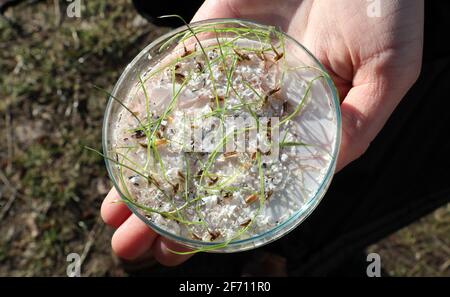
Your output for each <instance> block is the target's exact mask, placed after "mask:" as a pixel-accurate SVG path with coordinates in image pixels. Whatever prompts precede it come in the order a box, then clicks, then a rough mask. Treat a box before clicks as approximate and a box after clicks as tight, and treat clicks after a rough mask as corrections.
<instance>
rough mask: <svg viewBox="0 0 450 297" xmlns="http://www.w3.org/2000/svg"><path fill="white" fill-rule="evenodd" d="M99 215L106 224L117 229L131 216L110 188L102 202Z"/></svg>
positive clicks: (114, 191) (115, 191) (126, 207)
mask: <svg viewBox="0 0 450 297" xmlns="http://www.w3.org/2000/svg"><path fill="white" fill-rule="evenodd" d="M100 214H101V216H102V219H103V221H104V222H105V223H106V224H108V225H110V226H112V227H114V228H118V227H119V226H120V225H122V223H123V222H125V220H126V219H127V218H128V217H129V216H130V215H131V211H130V210H129V209H128V206H127V205H126V204H125V203H124V202H122V201H121V199H120V196H119V193H118V192H117V190H116V189H115V188H112V189H111V190H110V191H109V193H108V195H106V198H105V199H104V200H103V203H102V206H101V209H100Z"/></svg>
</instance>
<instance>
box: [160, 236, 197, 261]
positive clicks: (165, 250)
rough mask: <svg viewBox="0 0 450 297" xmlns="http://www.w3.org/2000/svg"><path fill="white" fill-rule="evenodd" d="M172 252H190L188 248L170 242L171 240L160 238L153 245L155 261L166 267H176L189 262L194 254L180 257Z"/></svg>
mask: <svg viewBox="0 0 450 297" xmlns="http://www.w3.org/2000/svg"><path fill="white" fill-rule="evenodd" d="M170 250H172V251H176V252H187V251H189V249H188V248H186V247H184V246H182V245H180V244H177V243H175V242H173V241H170V240H169V239H167V238H165V237H162V236H159V237H158V238H157V239H156V240H155V243H154V245H153V256H154V257H155V259H156V260H157V261H158V262H159V263H161V264H162V265H165V266H176V265H179V264H181V263H183V262H184V261H186V260H188V259H189V258H190V257H192V255H193V254H190V255H178V254H175V253H173V252H171V251H170Z"/></svg>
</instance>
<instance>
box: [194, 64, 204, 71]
mask: <svg viewBox="0 0 450 297" xmlns="http://www.w3.org/2000/svg"><path fill="white" fill-rule="evenodd" d="M196 66H197V69H198V71H199V72H203V69H204V67H203V64H202V63H200V62H197V63H196Z"/></svg>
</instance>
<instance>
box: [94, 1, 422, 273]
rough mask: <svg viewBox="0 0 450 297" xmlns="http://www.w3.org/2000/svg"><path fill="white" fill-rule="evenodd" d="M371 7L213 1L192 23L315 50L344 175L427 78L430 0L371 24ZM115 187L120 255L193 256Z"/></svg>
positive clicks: (110, 212)
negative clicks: (257, 29)
mask: <svg viewBox="0 0 450 297" xmlns="http://www.w3.org/2000/svg"><path fill="white" fill-rule="evenodd" d="M367 5H369V3H368V2H366V1H353V0H315V1H314V0H284V1H273V0H206V1H205V3H204V4H203V6H202V7H201V8H200V9H199V11H198V12H197V14H196V15H195V17H194V19H193V21H199V20H202V19H210V18H244V19H251V20H255V21H257V22H260V23H265V24H269V25H276V26H279V27H281V28H282V29H283V30H284V31H285V32H287V33H288V34H289V35H291V36H292V37H294V38H295V39H297V40H298V41H299V42H301V43H302V44H303V45H304V46H305V47H306V48H308V49H309V50H310V51H311V52H312V53H313V54H314V55H315V56H316V57H317V58H318V59H319V60H320V61H321V62H322V64H323V65H324V66H325V67H326V68H327V70H328V71H329V73H330V74H331V76H332V78H333V80H334V82H335V84H336V87H337V89H338V91H339V95H340V98H341V102H342V103H341V112H342V140H341V147H340V153H339V157H338V163H337V170H340V169H342V168H343V167H344V166H345V165H347V164H348V163H350V162H351V161H353V160H355V159H357V158H358V157H359V156H360V155H361V154H363V153H364V152H365V150H366V149H367V148H368V146H369V144H370V142H371V141H372V140H373V139H374V138H375V136H376V135H377V134H378V132H379V131H380V130H381V128H382V127H383V125H384V124H385V122H386V121H387V119H388V118H389V116H390V114H391V113H392V112H393V110H394V109H395V107H396V106H397V104H398V103H399V102H400V100H401V99H402V97H403V96H404V95H405V94H406V92H407V91H408V89H409V88H410V87H411V86H412V84H413V83H414V82H415V80H416V79H417V77H418V75H419V73H420V66H421V56H422V43H423V22H424V20H423V10H424V8H423V5H424V1H423V0H390V1H382V2H381V16H380V17H374V18H370V17H369V16H368V14H367ZM115 200H119V195H118V193H117V191H116V190H115V189H112V190H111V192H110V193H109V194H108V196H107V197H106V198H105V200H104V202H103V205H102V210H101V213H102V217H103V220H104V221H105V222H106V223H107V224H109V225H111V226H113V227H115V228H118V229H117V230H116V232H115V233H114V236H113V238H112V247H113V250H114V252H115V253H116V254H117V255H118V256H119V257H122V258H125V259H136V258H139V257H141V256H143V255H144V254H146V253H147V252H148V251H150V250H151V251H152V254H153V256H154V257H155V258H156V260H158V261H159V262H160V263H162V264H164V265H178V264H180V263H182V262H183V261H185V260H186V259H188V258H189V256H180V255H176V254H173V253H171V252H170V251H168V249H167V247H169V248H170V249H172V250H182V249H183V248H182V247H180V246H177V245H176V244H174V243H173V242H171V241H169V240H167V239H166V238H163V237H161V236H159V235H157V234H156V233H155V232H154V231H153V230H151V229H150V228H148V226H147V225H145V223H143V222H142V221H141V220H140V219H139V218H138V217H136V216H135V215H131V212H130V211H129V210H128V208H127V206H126V205H125V204H123V203H112V202H113V201H115Z"/></svg>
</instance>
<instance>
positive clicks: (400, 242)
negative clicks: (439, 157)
mask: <svg viewBox="0 0 450 297" xmlns="http://www.w3.org/2000/svg"><path fill="white" fill-rule="evenodd" d="M0 2H7V1H3V0H0ZM81 3H82V9H81V17H80V18H70V17H68V16H67V14H66V9H67V5H69V4H70V2H66V1H58V0H54V1H23V2H22V3H20V4H19V5H18V6H14V7H11V8H9V9H7V10H6V11H5V13H4V15H0V136H1V140H0V276H39V275H44V276H47V275H66V265H67V262H66V256H67V255H68V254H69V253H72V252H76V253H79V254H80V255H81V257H82V261H83V265H82V274H83V275H84V276H106V275H113V276H120V275H126V274H127V273H126V271H125V269H124V265H121V262H120V261H119V260H118V259H117V258H115V257H114V256H113V255H112V254H111V248H110V237H111V235H112V231H113V230H111V229H110V228H108V227H106V226H104V225H103V223H102V222H101V220H100V219H99V207H100V204H101V201H102V199H103V197H104V195H105V194H106V193H107V191H108V190H109V188H110V186H111V183H110V182H109V180H108V178H107V176H106V170H105V168H104V164H103V160H102V159H101V158H100V157H99V156H97V155H96V154H93V153H90V152H88V151H86V150H84V149H83V147H84V146H85V145H87V146H90V147H94V148H100V146H101V124H102V117H103V111H104V108H105V104H106V97H105V95H104V94H102V93H101V92H99V91H97V90H96V89H94V88H93V85H97V86H100V87H102V88H104V89H107V90H112V87H113V85H114V84H115V82H116V80H117V79H118V77H119V75H120V73H121V71H122V70H123V69H124V67H125V66H126V64H127V63H128V62H129V61H131V59H132V58H133V57H134V56H135V55H136V54H137V53H138V52H139V51H140V49H142V48H143V47H144V46H145V45H147V44H148V43H149V42H151V41H152V40H153V39H154V38H156V37H157V36H159V35H161V34H163V33H164V32H166V31H167V30H168V29H167V28H160V27H156V26H154V25H152V24H149V23H148V22H146V21H145V20H144V19H142V18H141V17H140V16H138V15H137V13H136V11H135V10H134V8H133V6H132V4H131V1H128V0H118V1H114V2H113V1H106V0H101V1H100V0H98V1H83V0H81ZM449 235H450V205H448V206H446V207H443V208H441V209H439V210H437V211H435V212H434V213H432V214H430V215H429V216H427V217H425V218H423V219H422V220H421V221H419V222H417V223H415V224H412V225H411V226H409V227H407V228H404V229H403V230H400V231H399V232H397V233H395V234H392V235H391V236H389V237H388V238H386V239H384V240H383V241H381V242H379V243H377V244H375V245H373V246H371V247H369V251H371V252H377V253H379V254H380V255H381V259H382V266H383V268H384V269H385V270H386V272H387V273H389V274H390V275H395V276H450V236H449Z"/></svg>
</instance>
